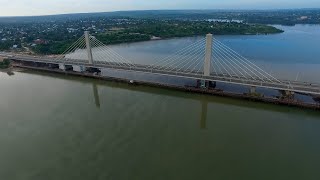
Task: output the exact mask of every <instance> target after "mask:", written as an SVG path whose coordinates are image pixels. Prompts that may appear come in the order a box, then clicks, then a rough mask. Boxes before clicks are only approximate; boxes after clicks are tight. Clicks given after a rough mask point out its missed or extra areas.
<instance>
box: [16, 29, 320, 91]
mask: <svg viewBox="0 0 320 180" xmlns="http://www.w3.org/2000/svg"><path fill="white" fill-rule="evenodd" d="M11 59H12V60H15V61H19V62H35V63H46V64H53V65H57V66H58V65H59V66H58V67H59V68H60V69H62V70H66V69H67V67H72V68H73V70H75V71H78V72H82V71H86V69H88V68H94V69H97V70H99V69H102V68H108V69H115V70H124V71H134V72H141V73H146V74H159V75H165V76H173V77H183V78H189V79H195V80H201V87H202V88H208V87H209V86H210V85H212V84H215V83H216V82H223V83H229V84H238V85H245V86H249V87H250V89H251V92H252V93H254V92H255V88H256V87H263V88H269V89H275V90H281V91H283V92H284V93H286V94H288V95H289V94H291V93H294V92H296V93H302V94H311V95H320V85H318V84H314V83H306V82H298V81H288V80H281V79H278V78H276V77H274V76H272V75H271V74H269V73H267V72H266V71H264V70H263V69H262V68H260V67H259V66H257V65H256V64H254V63H252V62H251V61H250V60H248V59H247V58H245V57H243V56H242V55H240V54H239V53H237V52H235V51H234V50H232V49H231V48H229V47H228V46H226V45H225V44H223V43H222V42H220V41H219V40H217V39H216V38H214V37H213V35H212V34H208V35H207V36H206V37H205V38H203V39H201V40H199V41H197V42H195V43H192V44H187V45H186V46H185V47H183V48H181V49H179V50H178V51H176V52H175V53H173V54H171V55H170V56H168V57H165V58H162V59H158V60H156V61H152V62H153V63H145V64H139V63H134V62H133V61H131V60H129V59H127V58H124V57H123V56H121V55H120V54H118V53H117V52H115V51H114V50H112V49H111V48H110V47H108V46H107V45H105V44H103V43H102V42H101V41H99V40H98V39H96V38H95V37H94V36H91V35H90V34H89V33H88V32H85V34H84V35H83V36H81V37H80V38H79V39H78V40H77V41H76V42H74V43H73V44H72V45H71V46H70V47H69V48H68V49H66V51H65V52H64V53H63V54H61V55H59V56H57V57H55V58H48V57H41V58H40V57H32V56H15V57H11Z"/></svg>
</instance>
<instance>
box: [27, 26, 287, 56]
mask: <svg viewBox="0 0 320 180" xmlns="http://www.w3.org/2000/svg"><path fill="white" fill-rule="evenodd" d="M118 28H119V30H116V31H111V32H109V31H106V32H102V33H97V34H96V37H97V39H99V40H100V41H102V42H103V43H104V44H117V43H124V42H138V41H146V40H150V39H151V38H152V37H153V36H155V37H159V38H172V37H186V36H196V35H205V34H207V33H213V34H216V35H230V34H234V35H250V34H272V33H281V32H283V31H282V30H279V29H277V28H275V27H272V26H266V25H258V24H245V23H238V22H209V21H176V20H175V21H154V20H152V21H150V20H148V21H142V22H139V23H138V24H135V25H133V26H128V25H121V26H119V27H118ZM74 40H75V39H74ZM71 42H72V41H69V40H68V42H66V41H56V42H53V43H50V44H44V45H38V46H36V47H34V48H33V49H34V51H35V52H36V53H40V54H60V53H62V52H63V51H64V50H65V49H66V48H67V47H68V46H69V45H70V44H71Z"/></svg>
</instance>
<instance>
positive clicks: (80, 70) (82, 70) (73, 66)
mask: <svg viewBox="0 0 320 180" xmlns="http://www.w3.org/2000/svg"><path fill="white" fill-rule="evenodd" d="M72 68H73V71H75V72H85V71H86V67H84V66H79V65H72Z"/></svg>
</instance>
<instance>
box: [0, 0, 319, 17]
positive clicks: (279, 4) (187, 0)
mask: <svg viewBox="0 0 320 180" xmlns="http://www.w3.org/2000/svg"><path fill="white" fill-rule="evenodd" d="M290 8H320V0H0V16H30V15H49V14H67V13H87V12H109V11H122V10H159V9H160V10H163V9H290Z"/></svg>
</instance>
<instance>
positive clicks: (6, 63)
mask: <svg viewBox="0 0 320 180" xmlns="http://www.w3.org/2000/svg"><path fill="white" fill-rule="evenodd" d="M9 66H10V61H9V60H8V59H4V60H3V61H2V62H0V69H6V68H8V67H9Z"/></svg>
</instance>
